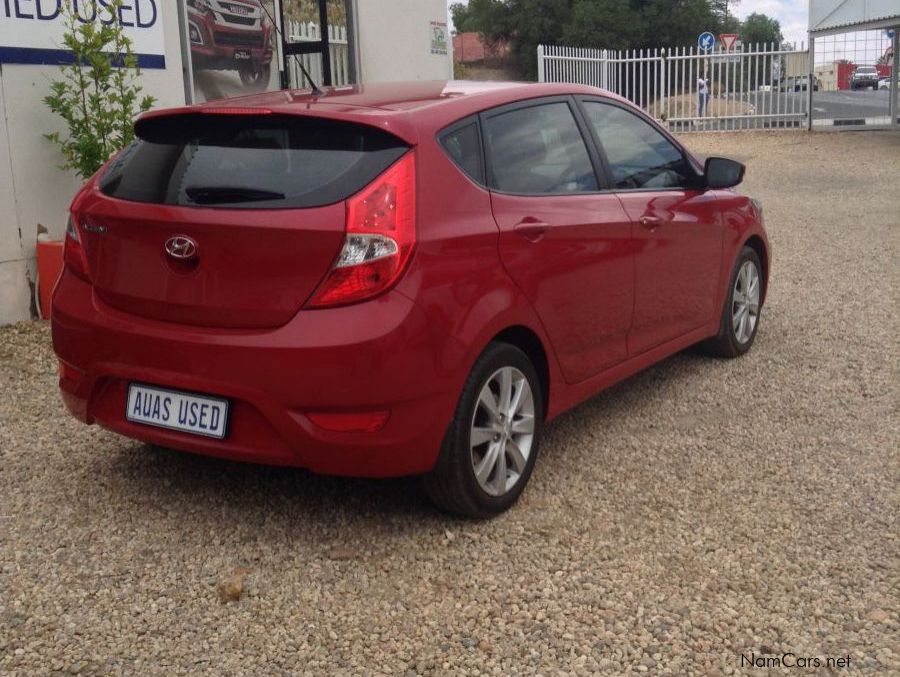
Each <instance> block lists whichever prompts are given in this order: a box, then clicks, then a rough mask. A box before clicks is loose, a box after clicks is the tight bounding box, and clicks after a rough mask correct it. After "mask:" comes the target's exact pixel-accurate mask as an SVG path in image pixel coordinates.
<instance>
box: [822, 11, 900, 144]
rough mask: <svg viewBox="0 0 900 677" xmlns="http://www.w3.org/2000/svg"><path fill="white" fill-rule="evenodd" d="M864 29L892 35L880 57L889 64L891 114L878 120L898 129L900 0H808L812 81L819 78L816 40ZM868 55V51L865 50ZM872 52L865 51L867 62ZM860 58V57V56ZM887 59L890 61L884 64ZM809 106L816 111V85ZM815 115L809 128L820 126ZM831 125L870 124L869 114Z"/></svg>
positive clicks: (899, 121) (899, 113) (877, 121)
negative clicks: (886, 49) (817, 74)
mask: <svg viewBox="0 0 900 677" xmlns="http://www.w3.org/2000/svg"><path fill="white" fill-rule="evenodd" d="M862 31H885V32H887V33H888V34H889V35H891V43H890V47H889V49H888V51H887V52H884V53H883V54H882V55H881V56H880V57H878V58H879V59H880V60H881V61H882V64H881V65H883V66H889V75H888V83H889V90H888V110H887V113H888V116H887V118H886V119H885V120H883V121H881V120H880V119H878V120H875V123H876V124H878V123H879V122H880V123H882V124H885V125H886V126H890V127H892V128H897V127H898V125H900V120H898V115H900V109H898V82H897V80H898V77H900V49H898V37H900V1H898V0H810V2H809V78H810V80H809V81H810V82H814V81H815V77H816V41H817V40H818V41H819V44H820V45H821V44H822V41H823V39H825V38H828V37H829V36H838V35H842V34H843V35H845V34H848V33H859V32H862ZM864 54H865V52H864ZM869 58H871V55H868V54H866V55H865V56H864V57H863V59H864V63H858V65H866V64H868V59H869ZM857 60H858V59H857ZM885 62H887V63H885ZM808 94H809V107H808V110H809V111H810V112H811V113H812V111H814V110H815V100H816V97H817V96H819V95H818V94H817V92H816V91H815V89H814V88H813V87H810V88H809V90H808ZM813 118H814V115H812V114H810V116H809V118H808V125H809V129H812V128H813V126H814V125H815V126H818V124H817V123H818V122H819V121H814V119H813ZM831 123H832V125H836V126H841V127H856V126H864V125H867V123H868V124H871V121H870V119H867V118H866V117H846V118H843V119H834V120H832V121H831Z"/></svg>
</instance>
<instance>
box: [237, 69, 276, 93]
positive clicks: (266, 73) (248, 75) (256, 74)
mask: <svg viewBox="0 0 900 677" xmlns="http://www.w3.org/2000/svg"><path fill="white" fill-rule="evenodd" d="M238 75H239V76H240V78H241V82H242V83H244V85H245V86H247V87H253V88H258V89H262V88H264V87H266V85H268V84H269V79H270V78H271V77H272V64H270V63H266V64H261V63H250V64H246V65H241V66H240V67H239V68H238Z"/></svg>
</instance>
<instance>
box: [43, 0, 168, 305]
mask: <svg viewBox="0 0 900 677" xmlns="http://www.w3.org/2000/svg"><path fill="white" fill-rule="evenodd" d="M123 1H124V0H104V2H102V3H101V2H99V0H87V2H82V3H69V4H67V5H66V9H65V10H64V14H63V15H64V20H65V22H66V24H65V26H66V27H65V34H64V36H63V47H65V49H66V50H67V51H68V52H69V53H70V54H71V58H72V63H71V64H67V65H63V66H60V76H61V77H60V78H59V79H58V80H53V81H51V83H50V94H48V95H47V96H46V97H44V104H45V105H46V106H47V107H48V108H49V109H50V110H51V111H53V112H54V113H56V114H57V115H59V116H60V117H61V118H62V119H63V121H64V123H65V129H64V131H62V132H52V133H49V134H45V135H44V137H45V138H46V139H47V140H49V141H50V142H51V143H53V144H55V145H56V146H57V147H58V148H59V150H60V152H61V153H62V156H63V163H62V164H61V165H60V169H63V170H65V171H74V172H75V173H76V174H77V175H78V176H79V177H81V178H83V179H87V178H89V177H91V176H92V175H93V174H95V173H96V172H97V170H99V169H100V168H101V167H102V166H103V164H104V163H105V162H106V161H107V160H108V159H109V158H110V157H111V156H112V155H113V154H114V153H116V152H117V151H119V150H121V149H122V148H124V147H125V146H127V145H128V144H129V143H131V141H132V140H133V139H134V128H133V122H134V118H135V117H136V116H137V115H138V114H139V113H142V112H144V111H146V110H148V109H149V108H150V107H151V106H152V105H153V103H154V98H153V97H152V96H144V97H141V92H142V87H141V86H140V84H139V79H140V75H141V71H140V68H139V67H138V60H137V56H136V55H135V53H134V50H133V47H132V43H131V40H130V39H129V38H128V36H127V35H126V34H125V31H124V29H123V27H122V25H121V24H120V22H119V21H118V17H119V9H120V8H121V7H122V3H123ZM91 5H93V6H91ZM79 7H81V9H80V10H79ZM79 12H81V13H80V14H79ZM83 16H93V17H94V21H84V20H83V19H82V18H81V17H83ZM60 247H61V243H59V242H56V243H51V242H48V241H47V240H46V236H45V237H44V239H43V240H42V239H41V238H39V242H38V251H37V258H38V270H39V271H43V272H44V275H45V280H44V285H43V286H44V294H40V293H39V292H38V291H36V297H37V298H38V300H39V301H40V303H39V312H40V314H41V315H42V316H46V315H47V311H48V310H49V308H48V307H47V305H46V299H47V298H48V296H49V291H50V289H51V288H52V286H53V284H54V283H55V281H56V279H57V278H58V277H59V274H60V272H61V269H62V263H61V262H62V257H61V256H60V255H59V248H60ZM42 264H43V265H42ZM48 273H49V274H52V275H53V277H52V279H51V281H50V284H47V279H46V275H47V274H48ZM40 277H41V275H40V273H39V275H38V284H39V285H40ZM42 297H43V300H41V299H42Z"/></svg>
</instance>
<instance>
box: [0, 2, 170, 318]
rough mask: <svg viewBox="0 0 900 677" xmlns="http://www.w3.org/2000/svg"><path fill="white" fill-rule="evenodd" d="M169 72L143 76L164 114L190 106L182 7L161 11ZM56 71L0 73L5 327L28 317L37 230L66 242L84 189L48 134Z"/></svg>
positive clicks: (0, 277) (0, 282)
mask: <svg viewBox="0 0 900 677" xmlns="http://www.w3.org/2000/svg"><path fill="white" fill-rule="evenodd" d="M160 4H161V5H164V6H163V7H161V11H162V19H163V26H164V30H165V43H166V69H165V70H154V69H147V70H144V71H143V77H142V78H141V84H142V86H143V88H144V93H145V94H150V95H152V96H154V97H156V98H157V99H158V103H157V105H158V106H176V105H184V79H183V76H182V62H181V41H180V37H179V32H178V15H177V13H176V7H175V3H174V2H172V3H169V2H165V3H160ZM58 73H59V68H57V67H56V66H27V65H18V64H4V65H3V66H2V69H0V324H6V323H9V322H15V321H16V320H21V319H26V318H27V317H28V316H29V307H28V306H29V299H30V296H31V292H30V289H29V284H28V282H29V279H31V280H32V281H33V279H34V277H33V276H34V256H35V241H36V239H37V226H38V224H42V225H43V226H44V227H46V228H47V230H48V231H49V232H50V235H51V237H53V238H54V239H61V238H62V236H63V233H64V231H65V226H66V211H67V209H68V206H69V202H70V201H71V200H72V197H73V196H74V194H75V192H76V191H77V190H78V187H79V186H80V184H81V182H80V180H79V179H77V178H76V177H75V176H74V175H73V174H71V173H69V172H63V171H62V170H60V169H59V165H60V163H61V162H62V158H61V156H60V154H59V151H58V150H57V149H56V148H55V147H54V146H53V145H52V144H51V143H50V142H49V141H47V140H46V139H44V138H43V136H42V134H44V133H47V132H51V131H56V130H59V131H62V127H61V126H60V121H59V119H58V118H57V117H56V116H54V115H53V114H52V113H51V112H50V111H49V110H47V108H46V107H45V106H44V104H43V102H42V99H43V98H44V97H45V96H46V95H47V94H48V92H49V86H50V80H51V79H52V78H55V77H57V75H58Z"/></svg>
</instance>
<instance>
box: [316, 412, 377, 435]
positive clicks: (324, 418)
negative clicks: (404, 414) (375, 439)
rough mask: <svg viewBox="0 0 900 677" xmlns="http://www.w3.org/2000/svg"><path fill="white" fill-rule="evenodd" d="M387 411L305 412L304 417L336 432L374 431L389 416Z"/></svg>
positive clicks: (320, 426)
mask: <svg viewBox="0 0 900 677" xmlns="http://www.w3.org/2000/svg"><path fill="white" fill-rule="evenodd" d="M390 415H391V412H389V411H354V412H341V413H335V412H315V413H309V412H307V414H306V417H307V418H308V419H309V420H310V421H312V422H313V423H315V424H316V425H317V426H318V427H319V428H322V429H323V430H329V431H331V432H337V433H376V432H378V431H379V430H381V429H382V428H383V427H384V424H385V423H387V420H388V418H389V417H390Z"/></svg>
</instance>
